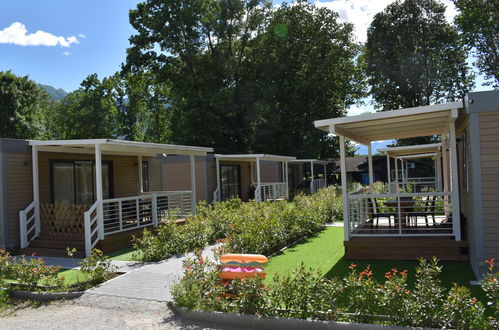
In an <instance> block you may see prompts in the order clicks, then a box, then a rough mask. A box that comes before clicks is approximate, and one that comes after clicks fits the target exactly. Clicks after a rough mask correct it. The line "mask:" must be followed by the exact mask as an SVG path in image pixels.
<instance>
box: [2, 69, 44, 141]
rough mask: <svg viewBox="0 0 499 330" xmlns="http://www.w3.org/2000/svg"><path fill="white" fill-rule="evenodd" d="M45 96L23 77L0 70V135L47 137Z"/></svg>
mask: <svg viewBox="0 0 499 330" xmlns="http://www.w3.org/2000/svg"><path fill="white" fill-rule="evenodd" d="M51 106H52V102H51V100H50V97H49V95H48V94H47V93H46V92H45V91H44V90H42V89H41V88H40V87H39V86H38V85H37V83H36V82H34V81H33V80H31V79H29V78H28V77H27V76H25V77H19V76H16V75H15V74H13V73H12V72H10V71H6V72H3V71H0V137H7V138H19V139H36V138H45V137H47V136H48V134H49V132H48V131H47V125H46V124H47V122H46V115H47V113H48V111H49V110H50V109H51Z"/></svg>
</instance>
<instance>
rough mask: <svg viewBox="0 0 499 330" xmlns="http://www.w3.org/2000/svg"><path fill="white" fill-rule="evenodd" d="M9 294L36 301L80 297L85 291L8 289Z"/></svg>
mask: <svg viewBox="0 0 499 330" xmlns="http://www.w3.org/2000/svg"><path fill="white" fill-rule="evenodd" d="M8 292H9V295H10V296H11V297H13V298H25V299H32V300H36V301H51V300H61V299H75V298H78V297H80V296H81V295H82V294H83V293H84V292H85V291H72V292H35V291H25V290H8Z"/></svg>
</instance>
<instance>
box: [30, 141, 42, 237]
mask: <svg viewBox="0 0 499 330" xmlns="http://www.w3.org/2000/svg"><path fill="white" fill-rule="evenodd" d="M31 161H32V164H31V170H32V174H33V201H34V202H35V209H34V212H35V236H34V237H33V238H35V237H38V235H40V231H41V225H40V181H39V177H38V176H39V174H38V148H37V146H35V145H34V146H31Z"/></svg>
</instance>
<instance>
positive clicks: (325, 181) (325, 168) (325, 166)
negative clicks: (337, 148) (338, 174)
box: [323, 164, 327, 188]
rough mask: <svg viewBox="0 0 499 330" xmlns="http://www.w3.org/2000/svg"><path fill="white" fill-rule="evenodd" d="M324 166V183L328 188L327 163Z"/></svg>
mask: <svg viewBox="0 0 499 330" xmlns="http://www.w3.org/2000/svg"><path fill="white" fill-rule="evenodd" d="M323 166H324V184H325V186H324V188H326V187H327V165H326V164H324V165H323Z"/></svg>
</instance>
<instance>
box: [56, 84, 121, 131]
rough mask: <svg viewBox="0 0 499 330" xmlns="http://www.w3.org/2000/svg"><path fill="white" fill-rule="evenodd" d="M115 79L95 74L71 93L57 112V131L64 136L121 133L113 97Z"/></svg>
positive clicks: (61, 103) (62, 101)
mask: <svg viewBox="0 0 499 330" xmlns="http://www.w3.org/2000/svg"><path fill="white" fill-rule="evenodd" d="M113 87H114V80H113V79H112V78H107V79H106V78H105V79H103V80H102V81H100V80H99V78H98V77H97V75H96V74H92V75H89V76H88V77H87V78H86V79H85V80H83V81H82V83H81V87H80V88H79V89H77V90H76V91H74V92H72V93H69V94H68V95H67V96H66V97H65V98H64V99H63V100H61V102H60V104H59V105H58V107H57V111H56V113H55V115H54V117H55V118H54V121H55V123H56V125H55V129H54V134H55V135H56V136H57V137H58V138H62V139H92V138H116V137H118V136H119V134H120V130H119V126H118V123H119V121H118V111H117V108H116V105H115V102H114V98H113Z"/></svg>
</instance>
